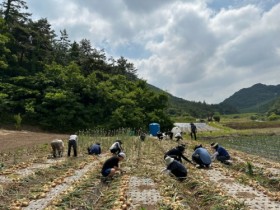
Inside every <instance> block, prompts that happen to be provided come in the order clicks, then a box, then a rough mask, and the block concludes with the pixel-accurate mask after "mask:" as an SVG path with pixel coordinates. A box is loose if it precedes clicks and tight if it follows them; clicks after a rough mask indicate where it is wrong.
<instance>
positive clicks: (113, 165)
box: [101, 152, 126, 177]
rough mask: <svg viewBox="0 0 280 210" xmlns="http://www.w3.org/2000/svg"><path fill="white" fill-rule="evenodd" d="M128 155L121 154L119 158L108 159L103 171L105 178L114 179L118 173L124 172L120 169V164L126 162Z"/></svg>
mask: <svg viewBox="0 0 280 210" xmlns="http://www.w3.org/2000/svg"><path fill="white" fill-rule="evenodd" d="M125 157H126V155H125V154H124V153H123V152H120V153H119V154H118V155H117V156H113V157H111V158H109V159H107V160H106V161H105V162H104V164H103V167H102V169H101V174H102V176H103V177H113V176H114V174H115V173H116V172H117V171H121V172H122V171H123V170H122V169H121V168H120V167H119V162H120V161H122V160H124V159H125Z"/></svg>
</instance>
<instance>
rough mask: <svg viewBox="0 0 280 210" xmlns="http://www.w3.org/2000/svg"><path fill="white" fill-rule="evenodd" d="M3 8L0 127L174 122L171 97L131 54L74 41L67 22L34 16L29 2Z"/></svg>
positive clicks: (57, 127) (11, 3)
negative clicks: (62, 25)
mask: <svg viewBox="0 0 280 210" xmlns="http://www.w3.org/2000/svg"><path fill="white" fill-rule="evenodd" d="M0 8H1V9H0V31H1V34H0V119H1V120H0V126H1V124H2V125H3V124H4V123H9V122H10V123H12V124H13V125H16V126H17V127H20V126H21V125H23V124H31V125H36V126H39V127H42V128H44V129H52V130H58V131H70V130H71V131H76V130H78V129H86V128H93V127H102V128H105V129H116V128H120V127H126V128H128V127H129V128H135V129H138V128H140V127H142V128H143V127H144V128H146V127H147V126H148V124H149V123H150V122H158V123H160V124H161V127H162V128H163V129H164V128H165V127H169V128H170V127H172V121H171V120H170V117H169V116H168V114H167V112H166V110H167V106H168V98H167V96H166V95H165V94H158V93H155V92H153V91H152V90H150V89H149V88H148V86H147V83H146V82H145V81H143V80H140V79H139V78H138V77H137V69H136V68H135V67H134V65H133V64H132V63H130V62H128V61H127V59H125V58H124V57H120V58H117V59H115V58H112V57H110V58H107V57H106V54H105V52H104V51H103V50H99V49H96V48H94V47H93V46H92V45H91V42H90V41H89V40H87V39H82V40H80V41H71V40H69V38H68V34H67V31H66V30H65V29H64V30H61V31H60V34H59V35H57V34H55V32H54V31H53V30H52V29H51V25H50V24H49V22H48V20H47V19H45V18H42V19H39V20H36V21H34V20H32V18H31V14H29V13H28V11H27V9H28V5H27V4H26V2H25V1H22V0H7V1H2V3H1V4H0Z"/></svg>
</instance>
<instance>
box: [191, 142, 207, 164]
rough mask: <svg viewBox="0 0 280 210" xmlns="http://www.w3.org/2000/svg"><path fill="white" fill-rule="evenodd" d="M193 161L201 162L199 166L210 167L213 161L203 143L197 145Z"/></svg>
mask: <svg viewBox="0 0 280 210" xmlns="http://www.w3.org/2000/svg"><path fill="white" fill-rule="evenodd" d="M192 161H193V162H195V163H197V164H199V167H198V168H204V167H206V168H209V167H210V165H211V163H212V160H211V156H210V154H209V152H208V151H207V150H206V149H205V148H203V147H202V145H201V144H200V145H197V146H195V148H194V153H193V154H192Z"/></svg>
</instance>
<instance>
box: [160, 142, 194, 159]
mask: <svg viewBox="0 0 280 210" xmlns="http://www.w3.org/2000/svg"><path fill="white" fill-rule="evenodd" d="M184 151H185V145H179V146H177V147H175V148H173V149H171V150H169V151H167V152H166V153H165V154H164V159H165V158H166V157H167V156H169V157H172V158H174V159H175V160H177V161H179V162H180V163H182V159H184V160H185V161H187V162H189V163H192V161H190V160H189V159H188V158H187V157H185V156H184ZM192 164H193V163H192Z"/></svg>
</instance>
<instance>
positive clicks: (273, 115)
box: [268, 113, 280, 121]
mask: <svg viewBox="0 0 280 210" xmlns="http://www.w3.org/2000/svg"><path fill="white" fill-rule="evenodd" d="M279 119H280V116H279V115H277V114H275V113H272V114H271V115H270V116H269V117H268V120H269V121H275V120H279Z"/></svg>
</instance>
